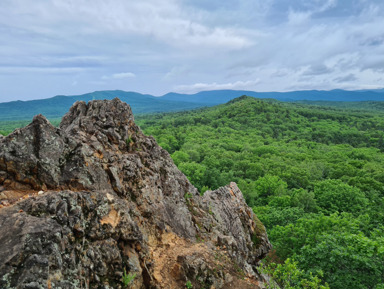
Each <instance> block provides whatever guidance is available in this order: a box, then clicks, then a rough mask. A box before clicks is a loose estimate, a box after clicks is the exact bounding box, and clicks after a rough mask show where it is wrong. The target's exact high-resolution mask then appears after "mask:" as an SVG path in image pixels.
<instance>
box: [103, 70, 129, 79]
mask: <svg viewBox="0 0 384 289" xmlns="http://www.w3.org/2000/svg"><path fill="white" fill-rule="evenodd" d="M133 77H136V75H135V74H134V73H132V72H120V73H114V74H112V75H104V76H102V77H101V79H104V80H106V79H126V78H133Z"/></svg>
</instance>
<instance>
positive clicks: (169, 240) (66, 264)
mask: <svg viewBox="0 0 384 289" xmlns="http://www.w3.org/2000/svg"><path fill="white" fill-rule="evenodd" d="M0 201H1V202H2V205H1V208H0V244H1V246H0V288H124V282H122V277H123V276H130V277H133V280H132V281H131V283H130V284H129V285H128V286H129V288H183V287H185V284H186V281H188V280H189V281H191V282H192V284H193V286H194V287H193V288H211V287H210V286H214V288H233V287H231V286H232V285H231V284H234V282H235V283H236V284H237V285H238V286H240V287H237V288H257V287H262V286H263V285H262V280H261V277H260V274H259V273H258V271H257V265H258V262H259V260H260V259H262V258H263V257H264V256H265V255H266V254H267V253H268V251H269V250H270V249H271V245H270V243H269V241H268V237H267V234H266V232H265V228H264V226H263V225H262V224H261V223H260V221H259V220H258V219H257V217H256V216H255V215H254V214H253V212H252V210H251V209H250V208H249V207H248V206H247V205H246V203H245V201H244V198H243V196H242V193H241V192H240V190H239V189H238V187H237V185H236V184H235V183H231V184H229V185H228V186H226V187H222V188H219V189H217V190H215V191H208V192H206V193H205V194H204V195H203V196H200V194H199V192H198V191H197V190H196V188H195V187H193V186H192V184H191V183H190V182H189V181H188V179H187V178H186V177H185V176H184V175H183V174H182V173H181V172H180V171H179V170H178V169H177V167H176V166H175V165H174V163H173V161H172V159H171V158H170V156H169V154H168V153H167V152H166V151H165V150H163V149H162V148H161V147H159V146H158V145H157V143H156V142H155V140H154V139H153V138H152V137H148V136H145V135H144V134H143V133H142V132H141V130H140V129H139V127H138V126H136V124H135V123H134V118H133V115H132V111H131V109H130V107H129V105H127V104H126V103H124V102H121V101H120V100H119V99H114V100H112V101H107V100H104V101H101V100H95V101H91V102H89V103H88V104H86V103H85V102H77V103H75V104H74V105H73V106H72V107H71V109H70V111H69V112H68V113H67V114H66V115H65V116H64V117H63V120H62V122H61V124H60V127H59V128H55V127H54V126H52V125H51V124H50V123H49V121H48V120H47V119H46V118H45V117H44V116H42V115H38V116H36V117H35V118H34V119H33V121H32V123H31V124H30V125H28V126H27V127H25V128H22V129H18V130H16V131H14V132H13V133H12V134H10V135H8V136H7V137H3V138H0ZM218 256H219V257H220V258H219V257H218ZM124 272H125V273H124ZM237 279H238V280H239V281H238V282H237V281H236V280H237ZM207 286H208V287H207ZM241 286H243V287H241ZM247 286H253V287H247ZM255 286H256V287H255Z"/></svg>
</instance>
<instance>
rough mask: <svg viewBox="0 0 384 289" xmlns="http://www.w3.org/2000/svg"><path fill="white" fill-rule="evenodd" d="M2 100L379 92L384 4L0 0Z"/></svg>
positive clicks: (345, 0) (368, 0)
mask: <svg viewBox="0 0 384 289" xmlns="http://www.w3.org/2000/svg"><path fill="white" fill-rule="evenodd" d="M0 33H1V34H0V36H1V37H0V102H3V101H11V100H17V99H21V100H28V99H39V98H47V97H52V96H55V95H59V94H64V95H73V94H82V93H87V92H91V91H95V90H108V89H122V90H127V91H137V92H141V93H150V94H154V95H162V94H164V93H167V92H170V91H175V92H183V93H194V92H197V91H201V90H212V89H245V90H255V91H290V90H305V89H324V90H328V89H334V88H342V89H367V88H382V87H384V1H382V0H228V1H222V0H135V1H133V0H34V1H31V0H1V1H0Z"/></svg>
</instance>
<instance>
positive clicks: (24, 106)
mask: <svg viewBox="0 0 384 289" xmlns="http://www.w3.org/2000/svg"><path fill="white" fill-rule="evenodd" d="M115 97H118V98H120V99H121V100H122V101H124V102H126V103H128V104H129V105H130V106H131V108H132V110H133V113H135V114H141V113H154V112H168V111H179V110H187V109H193V108H197V107H201V106H204V104H201V103H191V102H185V101H182V100H180V101H176V100H175V101H174V100H166V99H161V98H159V97H155V96H152V95H148V94H140V93H137V92H126V91H121V90H114V91H96V92H92V93H87V94H83V95H74V96H64V95H58V96H55V97H52V98H47V99H39V100H30V101H11V102H4V103H0V111H1V114H0V121H11V120H29V119H32V118H33V116H35V115H37V114H43V115H44V116H46V117H47V118H48V119H53V118H61V117H62V116H63V115H64V114H65V113H66V112H67V111H68V109H69V108H70V107H71V106H72V104H73V103H75V102H76V101H79V100H83V101H90V100H93V99H113V98H115Z"/></svg>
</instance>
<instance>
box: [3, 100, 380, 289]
mask: <svg viewBox="0 0 384 289" xmlns="http://www.w3.org/2000/svg"><path fill="white" fill-rule="evenodd" d="M330 105H331V104H330ZM383 113H384V107H383V106H382V105H381V103H379V102H376V103H365V104H364V105H361V107H359V105H357V104H356V103H350V104H348V103H342V104H337V105H333V106H332V107H331V106H327V105H326V103H314V102H308V103H307V102H300V103H288V102H279V101H276V100H268V99H263V100H261V99H256V98H252V97H247V96H242V97H239V98H237V99H234V100H232V101H230V102H228V103H227V104H222V105H218V106H215V107H210V108H202V109H196V110H192V111H184V112H177V113H161V114H152V115H140V116H137V117H136V122H137V123H138V124H139V125H140V127H141V129H142V130H143V131H144V133H145V134H147V135H153V136H154V137H155V139H156V140H157V142H158V143H159V144H160V145H161V146H162V147H163V148H164V149H166V150H167V151H168V152H169V153H170V154H171V156H172V158H173V160H174V162H175V163H176V165H177V166H178V167H179V169H180V170H181V171H183V172H184V173H185V174H186V176H187V177H188V178H189V180H190V181H191V182H192V183H193V184H194V185H195V186H196V187H197V188H198V189H199V190H200V192H202V193H203V192H205V191H206V190H214V189H216V188H218V187H220V186H224V185H226V184H228V183H229V182H231V181H235V182H237V184H238V186H239V187H240V189H241V190H242V192H243V194H244V196H245V198H246V201H247V203H248V205H249V206H251V207H252V208H253V210H254V212H255V213H256V214H257V216H258V217H259V219H260V220H261V221H262V222H263V223H264V225H265V226H266V228H267V232H268V235H269V239H270V241H271V243H272V244H273V247H274V249H273V251H272V252H271V253H270V254H269V255H268V257H267V259H266V261H264V268H265V271H266V272H267V273H268V274H269V275H270V276H273V278H274V280H275V281H276V283H277V284H279V286H280V288H287V289H288V288H337V289H338V288H358V289H359V288H372V289H383V288H384V226H383V224H384V166H383V164H384V156H383V152H384V117H383ZM27 123H28V122H17V121H12V122H1V123H0V133H2V134H4V135H6V134H8V133H10V132H11V131H12V130H13V129H14V128H15V127H20V126H25V125H26V124H27ZM53 123H54V124H55V125H57V124H58V123H59V120H57V119H55V120H54V121H53ZM271 288H274V287H273V286H272V287H271Z"/></svg>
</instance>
